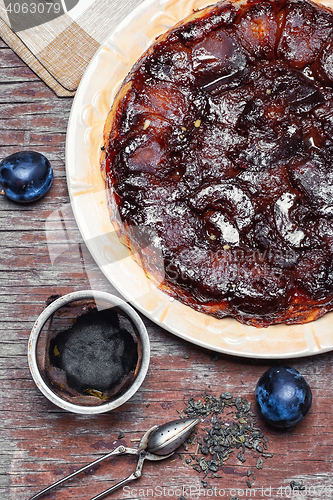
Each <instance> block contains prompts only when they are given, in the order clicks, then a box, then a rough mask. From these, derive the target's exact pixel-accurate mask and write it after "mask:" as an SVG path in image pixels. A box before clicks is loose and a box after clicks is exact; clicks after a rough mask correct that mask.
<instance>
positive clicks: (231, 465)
mask: <svg viewBox="0 0 333 500" xmlns="http://www.w3.org/2000/svg"><path fill="white" fill-rule="evenodd" d="M0 73H1V84H0V92H1V94H0V157H1V158H3V157H5V156H6V155H8V154H11V153H13V152H14V151H19V150H22V149H26V150H27V149H33V150H37V151H40V152H41V153H44V154H45V155H46V156H47V157H48V158H49V159H50V161H51V162H52V165H53V168H54V173H55V179H54V184H53V186H52V188H51V190H50V192H49V193H48V194H47V195H46V196H45V197H44V198H43V199H42V200H40V201H39V202H36V203H34V204H32V205H29V206H21V205H16V204H14V203H12V202H10V201H9V200H7V199H6V198H5V197H4V196H1V197H0V228H1V233H0V234H1V236H0V247H1V249H0V251H1V258H0V271H1V288H0V314H1V322H0V329H1V335H0V359H1V363H0V378H1V385H0V413H1V421H0V422H1V423H0V429H1V447H0V497H1V499H3V500H28V498H30V496H32V495H33V494H34V493H36V492H37V491H39V489H41V488H43V487H45V486H46V485H48V484H49V483H51V482H53V481H55V480H58V479H59V478H61V477H62V476H63V475H65V474H68V473H69V472H72V471H73V470H75V468H77V467H79V466H81V465H84V464H86V463H88V462H89V461H91V460H94V459H96V458H98V457H99V456H101V455H102V454H104V453H107V452H108V451H110V450H111V449H112V448H114V447H115V446H117V445H119V444H124V445H126V446H132V447H133V446H136V445H137V441H138V439H139V438H140V437H141V436H142V435H143V433H144V432H145V431H146V430H148V429H149V428H150V427H151V426H153V425H154V424H162V423H164V422H167V421H169V420H173V419H176V418H178V416H179V414H181V412H182V411H183V410H184V408H185V406H186V401H187V399H188V398H189V397H193V398H194V399H195V400H197V399H199V398H200V397H201V395H203V394H204V393H205V391H207V393H208V394H210V395H217V396H218V395H220V394H221V392H224V391H229V392H231V393H232V394H233V395H234V396H241V397H243V398H246V399H248V400H249V401H250V402H251V403H252V409H253V411H254V413H255V412H256V410H255V406H254V389H255V385H256V382H257V380H258V378H259V377H260V375H261V374H262V373H263V372H264V371H265V370H266V369H267V368H268V367H269V366H272V365H273V364H274V363H276V362H274V361H272V360H266V361H258V360H255V359H252V360H251V359H241V358H235V357H231V356H225V355H222V354H217V353H214V352H210V351H207V350H205V349H202V348H200V347H197V346H195V345H192V344H190V343H187V342H185V341H183V340H181V339H179V338H177V337H175V336H173V335H171V334H170V333H168V332H166V331H163V330H162V329H161V328H159V327H157V326H156V325H154V324H153V323H151V322H150V321H149V320H147V319H144V321H145V324H146V326H147V329H148V332H149V336H150V340H151V347H152V353H151V364H150V367H149V371H148V375H147V378H146V380H145V381H144V383H143V385H142V387H141V389H140V390H139V392H138V393H137V394H136V395H135V396H134V397H133V398H132V399H131V400H130V401H129V402H128V403H126V404H124V405H123V406H122V407H120V408H119V409H117V410H116V411H113V412H111V413H108V414H104V415H100V416H95V417H87V416H81V415H74V414H69V413H66V412H64V411H62V410H60V409H59V408H57V407H55V406H54V405H52V404H51V403H50V402H49V401H48V400H47V399H45V398H44V396H43V395H42V394H41V393H40V392H39V390H38V389H37V387H36V386H35V384H34V382H33V381H32V378H31V376H30V372H29V368H28V363H27V343H28V337H29V333H30V330H31V327H32V325H33V323H34V321H35V320H36V318H37V316H38V315H39V313H40V312H41V311H42V309H43V308H44V307H45V305H46V303H47V301H48V299H49V297H51V296H54V295H63V294H65V293H67V292H70V291H73V290H82V289H87V288H96V289H100V290H106V291H113V288H112V286H111V285H110V284H109V283H108V282H107V281H106V279H105V278H104V276H103V274H102V273H101V271H100V270H99V269H98V268H97V266H96V265H95V263H94V261H93V259H92V258H91V256H90V254H89V252H88V250H87V249H86V247H85V245H84V243H83V242H82V239H81V237H80V234H79V232H78V230H77V228H76V224H75V221H74V218H73V215H72V213H71V209H70V205H69V197H68V193H67V186H66V177H65V163H64V160H65V158H64V156H65V153H64V149H65V137H66V126H67V121H68V117H69V112H70V108H71V104H72V101H71V99H67V98H63V99H61V98H57V97H56V96H55V95H54V94H53V93H52V91H51V90H49V89H48V88H47V87H46V86H45V85H44V83H42V82H41V81H40V80H39V79H38V78H37V77H36V76H35V75H34V74H33V73H32V72H31V71H30V70H29V68H27V66H26V65H25V64H24V63H22V62H21V61H20V59H19V58H18V57H17V56H16V55H15V54H14V53H13V52H12V51H11V50H10V49H9V48H7V47H6V46H5V45H4V44H3V43H1V44H0ZM58 210H62V211H63V214H64V217H65V218H66V225H67V226H68V227H70V228H71V241H70V242H69V244H68V246H67V247H66V246H64V247H63V248H62V247H61V242H60V243H59V248H58V253H57V255H58V256H57V258H56V259H55V260H52V259H51V256H50V252H49V248H48V245H47V239H46V230H45V227H46V226H45V224H46V221H47V220H49V217H50V216H51V215H52V213H54V212H55V211H58ZM288 364H290V365H292V366H294V367H295V368H297V369H298V370H299V371H300V372H301V373H302V374H303V375H304V376H305V377H306V378H307V380H308V382H309V384H310V386H311V388H312V392H313V405H312V408H311V410H310V413H309V415H308V416H307V418H306V419H305V420H304V421H303V422H302V423H300V424H299V425H298V426H296V427H295V428H294V429H293V430H292V431H288V432H282V431H276V430H272V429H270V428H268V427H267V426H266V425H264V424H263V423H262V422H259V425H260V427H261V428H262V430H263V432H264V434H265V436H267V437H268V438H269V441H268V450H267V451H268V452H269V453H273V455H274V456H273V457H272V458H268V459H264V464H263V468H262V470H258V469H257V468H256V465H257V460H258V458H259V457H260V453H259V454H258V452H254V451H253V450H246V453H245V454H244V456H245V458H246V461H245V462H244V463H242V462H240V461H239V460H237V453H238V451H236V452H233V453H232V454H231V456H230V458H229V460H228V461H227V462H226V463H225V465H224V467H223V468H222V469H221V471H220V472H219V475H220V476H221V477H218V478H211V474H210V475H208V476H207V478H206V479H204V477H203V473H201V474H199V473H198V472H196V471H195V470H194V469H193V467H192V465H193V463H195V461H196V458H197V456H196V454H195V453H196V445H193V446H190V447H189V449H188V451H185V450H184V449H183V448H180V449H179V453H177V454H175V455H174V456H173V457H170V458H168V459H166V460H164V461H161V462H156V463H148V462H147V463H145V465H144V468H143V476H142V477H141V478H140V479H139V480H138V481H136V482H135V483H133V484H132V485H129V487H128V488H127V489H125V490H119V491H118V492H116V493H114V494H113V496H112V497H113V498H132V499H134V498H135V499H136V498H142V499H144V498H163V499H167V498H172V499H181V498H183V499H184V498H185V499H187V500H189V499H190V498H205V497H209V498H223V499H228V500H229V499H230V498H231V497H238V498H239V499H241V498H249V497H251V498H259V499H265V498H274V499H281V498H282V499H285V498H306V499H318V500H319V499H320V500H326V499H327V500H328V499H330V498H332V497H333V479H332V476H333V463H332V438H331V427H332V424H333V416H332V372H333V362H332V354H331V353H326V354H322V355H319V356H316V357H309V358H303V359H291V360H288ZM221 418H222V419H224V420H228V419H229V420H230V419H231V418H232V417H231V416H230V415H227V413H226V412H225V413H224V414H223V415H221ZM208 425H209V422H208V421H206V422H203V423H202V425H200V426H198V436H199V437H200V436H202V435H203V431H202V430H201V429H202V428H205V427H207V426H208ZM122 435H123V437H121V436H122ZM191 456H193V457H194V458H193V459H191ZM186 459H187V460H188V461H190V460H191V461H192V464H187V463H186ZM134 469H135V459H134V458H133V457H129V458H128V457H121V458H119V459H112V460H110V461H108V463H104V464H101V465H100V466H99V467H98V468H97V469H96V470H95V471H94V472H95V473H94V474H92V473H87V474H83V475H82V476H80V477H79V478H77V479H75V480H73V481H72V482H71V483H69V484H68V486H67V487H66V488H65V487H63V488H59V489H57V490H56V491H54V492H53V493H51V494H50V495H49V496H48V497H47V498H52V499H56V500H58V499H71V500H83V499H86V498H87V499H89V498H91V497H92V496H94V495H96V494H97V493H98V492H100V491H101V490H103V489H105V488H107V487H109V486H110V485H112V484H114V483H115V482H116V481H117V480H119V479H122V478H123V477H126V476H128V475H129V474H130V473H131V472H132V471H133V470H134ZM248 470H251V473H252V474H251V476H250V481H251V486H252V487H251V488H249V486H248V485H247V483H246V481H247V479H248V476H247V473H248ZM253 473H254V474H255V479H253ZM202 481H206V482H207V483H208V484H207V487H206V488H204V487H203V486H204V485H205V483H202ZM291 481H296V482H301V481H303V484H304V487H305V490H302V491H297V490H296V491H291V490H290V483H291Z"/></svg>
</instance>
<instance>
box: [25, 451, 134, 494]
mask: <svg viewBox="0 0 333 500" xmlns="http://www.w3.org/2000/svg"><path fill="white" fill-rule="evenodd" d="M138 453H139V450H137V449H134V448H125V446H118V448H115V449H114V450H112V451H111V452H110V453H107V454H106V455H103V456H102V457H100V458H98V459H97V460H95V461H94V462H91V463H90V464H88V465H85V466H84V467H81V469H79V470H77V471H75V472H72V474H69V475H68V476H66V477H63V478H62V479H59V481H57V482H56V483H53V484H51V485H50V486H48V487H47V488H45V489H44V490H42V491H40V492H39V493H37V494H36V495H34V496H33V497H31V498H30V499H29V500H37V498H40V497H42V496H43V495H45V494H46V493H48V492H49V491H51V490H53V488H56V487H57V486H60V485H61V484H63V483H65V482H66V481H69V480H70V479H72V478H73V477H75V476H77V475H78V474H81V472H85V471H86V470H88V469H91V467H93V466H94V465H97V464H100V463H101V462H103V461H104V460H107V459H108V458H110V457H112V456H115V455H124V454H130V455H137V454H138Z"/></svg>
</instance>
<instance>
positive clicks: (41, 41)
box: [0, 0, 143, 96]
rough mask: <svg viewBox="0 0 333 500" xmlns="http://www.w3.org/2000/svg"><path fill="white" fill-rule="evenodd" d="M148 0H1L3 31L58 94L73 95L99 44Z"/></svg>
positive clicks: (10, 43)
mask: <svg viewBox="0 0 333 500" xmlns="http://www.w3.org/2000/svg"><path fill="white" fill-rule="evenodd" d="M142 1H143V0H0V37H1V38H2V39H3V40H4V42H5V43H7V44H8V45H9V46H10V47H11V48H12V49H13V50H14V52H16V54H17V55H18V56H19V57H21V59H22V60H23V61H25V62H26V64H28V66H30V68H31V69H32V70H33V71H34V72H35V73H36V74H37V75H38V76H39V77H40V78H42V79H43V80H44V82H45V83H46V84H47V85H48V86H49V87H51V89H53V90H54V91H55V93H56V94H57V95H58V96H72V95H74V94H75V90H76V89H77V87H78V84H79V82H80V80H81V77H82V75H83V73H84V71H85V69H86V67H87V65H88V63H89V61H90V59H91V58H92V56H93V55H94V53H95V52H96V50H97V49H98V47H99V46H100V44H101V43H102V42H103V40H104V39H105V38H106V37H107V36H108V35H109V33H110V32H111V31H112V30H113V29H114V28H115V27H116V26H117V25H118V24H119V23H120V22H121V21H122V20H123V19H124V18H125V17H126V16H127V14H129V13H130V12H131V11H132V10H133V9H134V8H135V7H136V6H137V5H138V4H140V3H142Z"/></svg>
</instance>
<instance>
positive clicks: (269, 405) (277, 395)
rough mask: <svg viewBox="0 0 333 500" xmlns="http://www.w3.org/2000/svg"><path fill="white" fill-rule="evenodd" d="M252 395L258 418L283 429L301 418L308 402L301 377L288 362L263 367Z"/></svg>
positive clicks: (310, 395) (307, 407)
mask: <svg viewBox="0 0 333 500" xmlns="http://www.w3.org/2000/svg"><path fill="white" fill-rule="evenodd" d="M255 398H256V403H257V407H258V410H259V412H260V414H261V416H262V418H263V419H264V420H265V421H266V422H267V423H268V424H270V425H272V426H274V427H279V428H285V429H287V428H290V427H293V426H294V425H295V424H297V423H298V422H300V421H301V420H303V418H304V417H305V416H306V414H307V413H308V411H309V409H310V406H311V403H312V393H311V389H310V387H309V385H308V383H307V382H306V380H305V378H304V377H303V376H302V375H301V374H300V373H299V372H298V371H297V370H295V369H294V368H290V367H288V366H274V367H272V368H270V369H269V370H267V371H266V372H265V373H264V374H263V375H262V376H261V377H260V379H259V381H258V383H257V387H256V391H255Z"/></svg>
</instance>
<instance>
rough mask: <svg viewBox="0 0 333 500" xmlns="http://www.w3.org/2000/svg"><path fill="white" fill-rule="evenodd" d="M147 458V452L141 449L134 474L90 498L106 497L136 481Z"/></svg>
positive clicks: (95, 499)
mask: <svg viewBox="0 0 333 500" xmlns="http://www.w3.org/2000/svg"><path fill="white" fill-rule="evenodd" d="M145 458H146V452H145V451H144V450H142V451H140V453H139V460H138V463H137V465H136V469H135V471H134V472H132V474H131V475H130V476H128V477H127V478H126V479H123V480H122V481H119V483H117V484H114V485H113V486H111V487H110V488H108V489H107V490H104V491H102V493H99V494H98V495H96V496H95V497H93V498H91V499H90V500H99V499H100V498H104V497H106V496H107V495H109V494H110V493H112V492H113V491H115V490H117V489H118V488H121V487H122V486H124V484H127V483H129V482H130V481H134V480H135V479H138V478H139V477H141V471H142V466H143V462H144V460H145Z"/></svg>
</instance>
